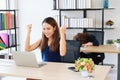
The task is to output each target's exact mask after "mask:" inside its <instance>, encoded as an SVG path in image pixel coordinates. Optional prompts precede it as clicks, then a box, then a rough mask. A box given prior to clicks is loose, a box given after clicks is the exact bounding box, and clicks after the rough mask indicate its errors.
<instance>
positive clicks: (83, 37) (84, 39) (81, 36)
mask: <svg viewBox="0 0 120 80" xmlns="http://www.w3.org/2000/svg"><path fill="white" fill-rule="evenodd" d="M73 39H74V40H78V41H80V42H81V43H82V46H83V47H88V46H99V42H98V40H97V39H96V38H95V36H94V35H88V33H78V34H77V35H75V36H74V38H73ZM101 55H103V53H93V52H92V53H86V52H80V57H81V58H92V59H93V61H94V63H95V64H99V63H100V62H102V61H103V59H104V56H103V57H100V56H101Z"/></svg>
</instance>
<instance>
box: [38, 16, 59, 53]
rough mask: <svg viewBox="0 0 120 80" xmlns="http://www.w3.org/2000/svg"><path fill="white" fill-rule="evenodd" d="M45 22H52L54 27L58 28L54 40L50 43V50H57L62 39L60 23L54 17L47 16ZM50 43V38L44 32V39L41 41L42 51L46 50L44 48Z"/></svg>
mask: <svg viewBox="0 0 120 80" xmlns="http://www.w3.org/2000/svg"><path fill="white" fill-rule="evenodd" d="M43 23H48V24H50V25H51V26H52V27H53V28H55V29H56V30H55V31H54V34H53V40H52V42H51V44H50V50H51V51H53V52H55V51H57V50H58V49H59V41H60V33H59V27H58V24H57V22H56V20H55V19H54V18H52V17H47V18H45V19H44V20H43V22H42V24H43ZM47 44H48V38H47V37H46V36H45V35H44V34H43V33H42V39H41V43H40V47H41V51H43V50H44V48H45V47H46V46H47Z"/></svg>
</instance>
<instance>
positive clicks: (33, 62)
mask: <svg viewBox="0 0 120 80" xmlns="http://www.w3.org/2000/svg"><path fill="white" fill-rule="evenodd" d="M11 53H12V55H13V60H14V61H15V64H16V65H17V66H25V67H41V66H43V65H45V63H44V62H39V63H38V61H37V58H36V55H35V53H34V52H20V51H12V52H11Z"/></svg>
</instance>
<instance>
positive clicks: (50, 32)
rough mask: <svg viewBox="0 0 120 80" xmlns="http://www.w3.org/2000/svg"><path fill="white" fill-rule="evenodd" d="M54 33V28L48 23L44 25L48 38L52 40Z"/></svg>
mask: <svg viewBox="0 0 120 80" xmlns="http://www.w3.org/2000/svg"><path fill="white" fill-rule="evenodd" d="M54 31H55V28H53V26H51V25H50V24H48V23H43V34H44V35H45V36H46V37H47V38H52V36H53V34H54Z"/></svg>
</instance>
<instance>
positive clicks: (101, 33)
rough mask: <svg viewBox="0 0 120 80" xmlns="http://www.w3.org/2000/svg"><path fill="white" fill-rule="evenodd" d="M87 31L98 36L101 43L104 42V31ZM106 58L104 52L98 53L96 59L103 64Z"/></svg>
mask: <svg viewBox="0 0 120 80" xmlns="http://www.w3.org/2000/svg"><path fill="white" fill-rule="evenodd" d="M85 32H86V33H88V34H89V35H90V34H92V35H94V36H95V37H96V39H97V40H98V42H99V44H100V45H101V44H103V42H104V31H85ZM104 58H105V54H104V53H97V58H96V61H98V63H101V64H103V60H104Z"/></svg>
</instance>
